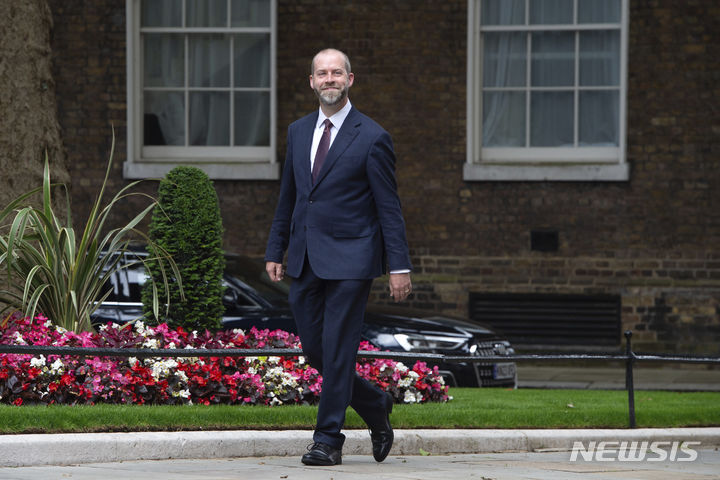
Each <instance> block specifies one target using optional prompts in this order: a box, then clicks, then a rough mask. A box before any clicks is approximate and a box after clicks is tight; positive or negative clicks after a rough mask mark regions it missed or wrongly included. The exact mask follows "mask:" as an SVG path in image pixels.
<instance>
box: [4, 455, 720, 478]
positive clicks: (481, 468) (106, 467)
mask: <svg viewBox="0 0 720 480" xmlns="http://www.w3.org/2000/svg"><path fill="white" fill-rule="evenodd" d="M697 453H698V458H697V460H695V461H693V462H677V461H675V462H672V461H667V460H666V461H663V462H650V461H643V462H617V461H616V462H597V461H582V460H581V461H576V462H572V461H570V453H569V452H534V453H488V454H470V455H447V456H435V455H431V456H393V455H391V456H390V457H388V458H387V459H386V460H385V462H383V463H381V464H378V463H375V461H373V459H372V457H368V456H357V455H346V456H345V457H343V465H338V466H334V467H306V466H304V465H302V464H301V463H300V461H299V458H298V457H261V458H235V459H217V460H166V461H136V462H122V463H97V464H89V465H81V466H67V467H24V468H0V478H2V479H4V480H38V479H42V480H67V479H72V480H97V479H108V480H230V479H242V480H268V479H287V480H329V479H333V480H382V479H388V480H448V479H453V480H462V479H476V480H490V479H493V480H494V479H497V480H501V479H502V480H506V479H507V480H514V479H518V480H519V479H523V480H527V479H552V480H580V479H583V480H587V479H598V480H607V479H652V480H664V479H669V480H707V479H713V478H714V479H717V478H720V452H718V450H698V451H697Z"/></svg>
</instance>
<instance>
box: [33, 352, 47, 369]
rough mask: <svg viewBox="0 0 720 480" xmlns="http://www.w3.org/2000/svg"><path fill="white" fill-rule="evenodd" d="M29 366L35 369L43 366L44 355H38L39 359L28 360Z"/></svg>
mask: <svg viewBox="0 0 720 480" xmlns="http://www.w3.org/2000/svg"><path fill="white" fill-rule="evenodd" d="M30 366H31V367H35V368H40V367H44V366H45V355H40V356H39V357H33V358H32V359H31V360H30Z"/></svg>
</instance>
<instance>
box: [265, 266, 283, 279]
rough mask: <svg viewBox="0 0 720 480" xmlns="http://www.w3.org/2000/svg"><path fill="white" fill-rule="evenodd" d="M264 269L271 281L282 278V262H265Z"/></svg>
mask: <svg viewBox="0 0 720 480" xmlns="http://www.w3.org/2000/svg"><path fill="white" fill-rule="evenodd" d="M265 271H266V272H267V274H268V276H269V277H270V280H272V281H273V282H279V281H280V280H282V279H283V276H284V274H283V266H282V263H275V262H267V263H265Z"/></svg>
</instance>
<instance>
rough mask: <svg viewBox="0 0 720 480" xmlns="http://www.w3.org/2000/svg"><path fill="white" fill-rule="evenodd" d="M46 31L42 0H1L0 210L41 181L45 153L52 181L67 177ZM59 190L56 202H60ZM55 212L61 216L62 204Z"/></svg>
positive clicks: (47, 14) (49, 23)
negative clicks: (48, 161)
mask: <svg viewBox="0 0 720 480" xmlns="http://www.w3.org/2000/svg"><path fill="white" fill-rule="evenodd" d="M51 31H52V12H51V10H50V7H49V5H48V3H47V1H46V0H21V1H18V0H0V92H2V95H0V172H1V173H0V209H2V208H4V207H5V205H7V204H8V202H9V201H11V200H12V199H14V198H15V197H17V196H18V195H20V194H22V193H24V192H26V191H28V190H30V189H32V188H35V187H39V186H41V185H42V171H43V164H44V161H45V154H46V152H47V155H48V157H49V159H50V176H51V178H52V180H53V182H54V183H58V182H63V183H65V182H68V180H69V173H68V168H67V163H66V155H65V151H64V149H63V144H62V138H61V134H60V124H59V123H58V118H57V103H56V98H55V82H54V81H53V77H52V52H51V49H50V38H51ZM59 194H60V192H59V191H57V193H56V198H55V200H56V204H61V205H65V200H64V198H62V196H61V198H58V196H60V195H59ZM38 199H39V197H38ZM58 200H61V201H60V202H58ZM56 213H57V214H58V215H59V216H60V217H61V218H64V217H65V215H64V209H60V210H59V211H57V212H56Z"/></svg>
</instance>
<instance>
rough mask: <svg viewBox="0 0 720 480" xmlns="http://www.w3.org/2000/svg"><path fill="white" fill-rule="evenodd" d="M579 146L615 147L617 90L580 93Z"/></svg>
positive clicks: (617, 109)
mask: <svg viewBox="0 0 720 480" xmlns="http://www.w3.org/2000/svg"><path fill="white" fill-rule="evenodd" d="M579 107H580V145H581V146H601V147H607V146H617V145H618V129H619V124H618V122H619V117H620V114H619V112H620V95H619V92H618V91H617V90H612V91H590V92H587V91H586V92H580V105H579Z"/></svg>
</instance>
